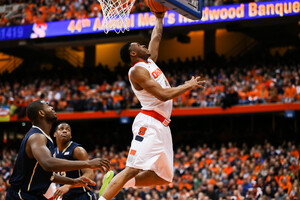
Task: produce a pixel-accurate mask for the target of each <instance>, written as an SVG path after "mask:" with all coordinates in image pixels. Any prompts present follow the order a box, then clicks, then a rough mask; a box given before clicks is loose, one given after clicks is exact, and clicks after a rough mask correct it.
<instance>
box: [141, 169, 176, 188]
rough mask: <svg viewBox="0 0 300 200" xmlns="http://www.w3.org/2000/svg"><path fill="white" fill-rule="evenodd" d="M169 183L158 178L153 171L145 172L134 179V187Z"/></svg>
mask: <svg viewBox="0 0 300 200" xmlns="http://www.w3.org/2000/svg"><path fill="white" fill-rule="evenodd" d="M169 183H171V182H169V181H166V180H165V179H163V178H161V177H159V176H158V175H157V174H156V173H155V172H154V171H151V170H147V171H143V172H141V173H139V174H138V175H137V176H136V177H135V186H138V187H140V186H152V185H166V184H169Z"/></svg>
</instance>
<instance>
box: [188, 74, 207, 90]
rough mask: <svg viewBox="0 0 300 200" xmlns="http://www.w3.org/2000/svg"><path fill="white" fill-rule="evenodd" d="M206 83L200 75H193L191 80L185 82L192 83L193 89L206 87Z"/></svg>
mask: <svg viewBox="0 0 300 200" xmlns="http://www.w3.org/2000/svg"><path fill="white" fill-rule="evenodd" d="M205 83H206V81H203V80H201V77H200V76H197V77H194V76H192V78H191V80H189V81H186V82H185V84H188V85H190V87H191V89H196V88H202V89H204V88H205V86H204V84H205Z"/></svg>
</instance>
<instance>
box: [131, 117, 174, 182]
mask: <svg viewBox="0 0 300 200" xmlns="http://www.w3.org/2000/svg"><path fill="white" fill-rule="evenodd" d="M132 132H133V139H132V142H131V147H130V150H129V154H128V158H127V163H126V166H128V167H132V168H136V169H142V170H152V171H154V172H155V173H156V174H157V175H158V176H159V177H161V178H163V179H164V180H166V181H168V182H172V180H173V171H174V170H173V164H174V163H173V157H174V155H173V143H172V136H171V131H170V128H169V126H167V127H166V126H164V125H163V124H162V123H161V122H160V121H158V120H156V119H155V118H153V117H151V116H148V115H145V114H143V113H139V114H138V115H137V116H136V118H135V120H134V122H133V125H132Z"/></svg>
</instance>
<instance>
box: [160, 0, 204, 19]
mask: <svg viewBox="0 0 300 200" xmlns="http://www.w3.org/2000/svg"><path fill="white" fill-rule="evenodd" d="M155 1H157V2H158V3H160V4H162V5H164V6H166V7H168V8H169V9H170V10H174V11H175V12H177V13H179V14H181V15H183V16H185V17H187V18H189V19H193V20H198V19H201V17H202V4H203V3H202V0H155Z"/></svg>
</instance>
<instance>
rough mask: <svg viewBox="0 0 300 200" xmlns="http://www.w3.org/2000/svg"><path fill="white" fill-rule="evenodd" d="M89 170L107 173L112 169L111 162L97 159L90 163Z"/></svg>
mask: <svg viewBox="0 0 300 200" xmlns="http://www.w3.org/2000/svg"><path fill="white" fill-rule="evenodd" d="M88 163H89V166H90V167H89V168H92V169H100V170H101V171H102V172H106V171H108V170H109V169H110V162H109V160H107V159H105V158H95V159H92V160H89V161H88Z"/></svg>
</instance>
